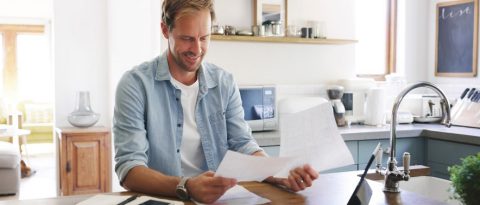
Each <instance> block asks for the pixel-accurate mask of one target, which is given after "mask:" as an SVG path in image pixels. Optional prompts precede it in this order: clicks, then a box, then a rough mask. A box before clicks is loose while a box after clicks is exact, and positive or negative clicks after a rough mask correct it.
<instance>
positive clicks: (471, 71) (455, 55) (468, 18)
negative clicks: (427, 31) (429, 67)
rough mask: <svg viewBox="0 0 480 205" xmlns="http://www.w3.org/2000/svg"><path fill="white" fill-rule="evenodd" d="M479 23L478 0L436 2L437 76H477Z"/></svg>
mask: <svg viewBox="0 0 480 205" xmlns="http://www.w3.org/2000/svg"><path fill="white" fill-rule="evenodd" d="M477 22H478V3H477V0H462V1H453V2H442V3H438V4H437V21H436V42H435V43H436V46H435V76H441V77H475V76H476V75H477V47H478V45H477V44H478V37H477V35H478V23H477Z"/></svg>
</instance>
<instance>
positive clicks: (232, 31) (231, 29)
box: [225, 26, 236, 35]
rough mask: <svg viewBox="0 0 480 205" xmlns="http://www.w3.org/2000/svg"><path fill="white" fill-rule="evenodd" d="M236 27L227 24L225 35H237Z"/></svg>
mask: <svg viewBox="0 0 480 205" xmlns="http://www.w3.org/2000/svg"><path fill="white" fill-rule="evenodd" d="M235 33H236V29H235V27H233V26H225V35H235Z"/></svg>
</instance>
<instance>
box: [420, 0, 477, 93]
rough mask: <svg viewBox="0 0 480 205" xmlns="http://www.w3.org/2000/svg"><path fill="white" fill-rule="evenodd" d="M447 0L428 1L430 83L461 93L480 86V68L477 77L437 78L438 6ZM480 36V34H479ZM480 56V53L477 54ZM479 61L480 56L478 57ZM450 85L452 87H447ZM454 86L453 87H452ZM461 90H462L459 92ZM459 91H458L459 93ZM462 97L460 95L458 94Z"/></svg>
mask: <svg viewBox="0 0 480 205" xmlns="http://www.w3.org/2000/svg"><path fill="white" fill-rule="evenodd" d="M444 1H445V0H430V1H428V14H429V15H428V31H429V32H428V42H427V43H428V81H431V82H434V83H439V84H443V85H444V87H447V88H450V87H452V88H455V91H456V92H458V93H461V92H462V91H463V89H464V88H465V87H467V86H468V87H471V86H472V85H475V86H477V87H478V86H480V75H479V74H480V73H479V72H478V71H480V68H479V67H478V64H477V76H476V77H472V78H452V77H436V76H435V35H436V33H435V29H436V5H437V3H438V2H444ZM479 22H480V21H479ZM479 34H480V32H479ZM477 54H480V52H477ZM477 59H479V58H478V56H477ZM445 84H450V85H445ZM452 85H453V86H452ZM459 89H460V90H459ZM457 90H458V91H457ZM458 95H460V94H458Z"/></svg>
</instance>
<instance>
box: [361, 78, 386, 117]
mask: <svg viewBox="0 0 480 205" xmlns="http://www.w3.org/2000/svg"><path fill="white" fill-rule="evenodd" d="M385 114H386V94H385V89H383V88H379V87H375V88H370V89H369V90H368V94H367V99H366V102H365V124H366V125H373V126H382V125H384V124H385Z"/></svg>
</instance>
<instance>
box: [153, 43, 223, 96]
mask: <svg viewBox="0 0 480 205" xmlns="http://www.w3.org/2000/svg"><path fill="white" fill-rule="evenodd" d="M167 55H168V50H167V51H165V52H164V53H163V54H162V56H160V59H159V60H158V61H159V62H158V66H157V69H156V70H157V72H156V74H155V80H158V81H164V80H171V78H172V75H171V74H170V70H169V67H168V61H167ZM207 66H208V65H207V64H205V63H204V62H202V63H201V65H200V69H199V70H198V79H199V85H200V89H201V90H203V91H204V92H206V90H207V89H209V88H214V87H216V86H217V84H218V83H217V82H216V81H214V80H213V78H212V76H210V73H209V72H207V69H206V67H207Z"/></svg>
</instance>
